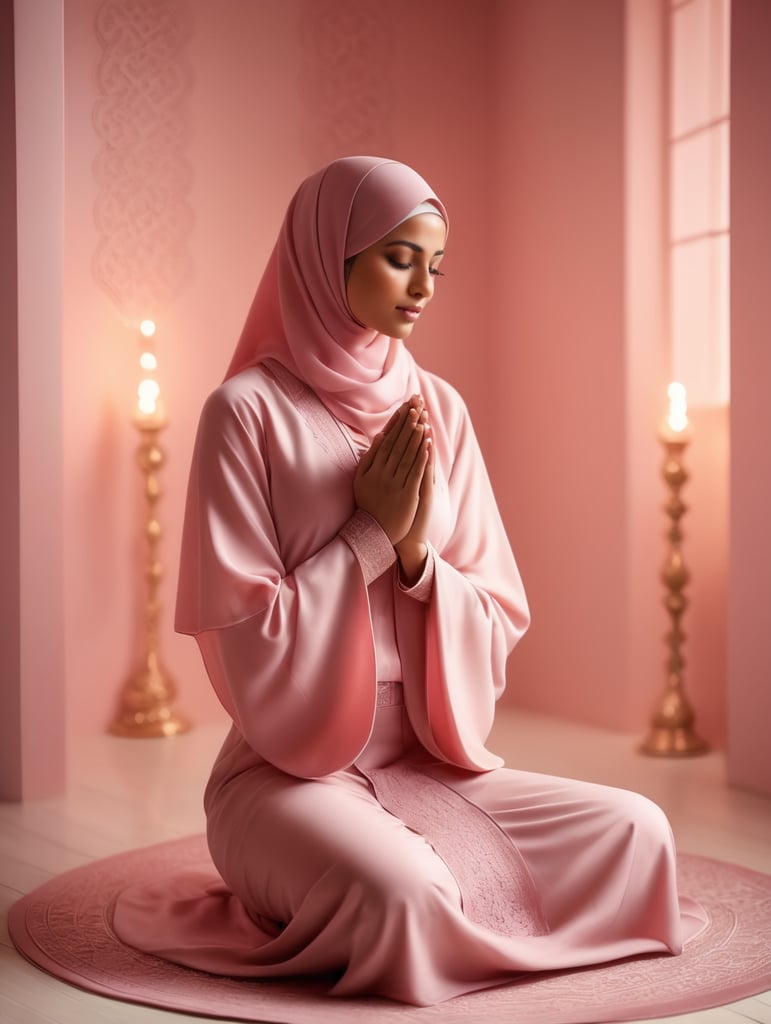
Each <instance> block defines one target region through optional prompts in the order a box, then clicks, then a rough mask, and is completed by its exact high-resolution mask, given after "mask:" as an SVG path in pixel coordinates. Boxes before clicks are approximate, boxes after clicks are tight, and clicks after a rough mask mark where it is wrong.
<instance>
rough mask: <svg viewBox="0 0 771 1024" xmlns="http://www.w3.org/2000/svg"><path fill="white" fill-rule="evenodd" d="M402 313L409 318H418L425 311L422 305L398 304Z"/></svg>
mask: <svg viewBox="0 0 771 1024" xmlns="http://www.w3.org/2000/svg"><path fill="white" fill-rule="evenodd" d="M396 308H397V309H398V310H399V312H400V313H403V314H404V316H406V317H407V319H408V320H417V319H418V317H419V316H420V314H421V313H422V312H423V307H422V306H397V307H396Z"/></svg>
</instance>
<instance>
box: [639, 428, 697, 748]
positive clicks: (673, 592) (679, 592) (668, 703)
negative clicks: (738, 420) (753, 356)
mask: <svg viewBox="0 0 771 1024" xmlns="http://www.w3.org/2000/svg"><path fill="white" fill-rule="evenodd" d="M683 435H684V436H682V437H678V438H677V439H675V438H674V436H673V435H672V433H671V432H669V431H667V430H666V428H664V429H662V433H661V442H662V444H663V446H664V449H665V451H666V456H665V459H664V464H663V466H662V476H663V477H664V481H665V483H666V484H667V486H668V487H669V490H670V495H669V500H668V501H667V503H666V505H665V506H664V508H665V510H666V512H667V515H668V516H669V519H670V526H669V529H668V530H667V532H666V534H665V536H666V537H667V538H668V540H669V544H670V548H669V553H668V555H667V558H666V561H665V562H664V565H663V567H662V570H661V579H662V582H663V583H664V586H665V587H666V591H667V592H666V595H665V597H664V606H665V607H666V609H667V611H668V612H669V616H670V619H671V622H672V626H671V629H670V630H669V632H668V633H667V634H666V637H665V639H666V641H667V645H668V647H669V657H668V658H667V661H666V668H667V684H666V689H665V691H664V694H663V696H662V698H661V701H660V703H659V705H658V708H657V709H656V711H655V713H654V715H653V719H652V721H651V728H650V732H649V734H648V738H647V739H646V740H645V742H644V743H643V744H642V745H641V747H640V751H641V753H643V754H652V755H654V756H658V757H684V756H690V755H692V754H701V753H704V752H705V751H706V750H707V749H708V747H707V744H706V743H705V742H704V740H702V739H700V738H699V736H697V735H696V733H695V732H694V730H693V723H694V718H695V716H694V713H693V709H692V708H691V705H690V704H689V702H688V699H687V697H686V696H685V687H684V683H683V675H684V673H683V669H684V667H685V658H684V657H683V653H682V648H683V643H684V641H685V633H684V632H683V630H682V626H681V619H682V617H683V613H684V612H685V609H686V608H687V606H688V599H687V598H686V596H685V594H684V593H683V591H684V589H685V586H686V584H687V583H688V580H689V578H690V574H689V572H688V569H687V568H686V566H685V563H684V562H683V556H682V553H681V551H680V545H681V542H682V539H683V534H682V531H681V529H680V520H681V519H682V517H683V515H684V514H685V512H686V510H687V505H685V504H684V502H683V501H682V499H681V497H680V491H681V489H682V487H683V485H684V484H685V482H686V480H687V479H688V473H687V472H686V470H685V467H684V466H683V461H682V459H683V453H684V451H685V449H686V447H687V445H688V441H689V437H688V435H687V432H686V431H683Z"/></svg>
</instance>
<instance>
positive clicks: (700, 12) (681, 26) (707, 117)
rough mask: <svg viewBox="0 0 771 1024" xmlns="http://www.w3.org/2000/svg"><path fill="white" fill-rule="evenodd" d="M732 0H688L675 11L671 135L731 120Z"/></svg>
mask: <svg viewBox="0 0 771 1024" xmlns="http://www.w3.org/2000/svg"><path fill="white" fill-rule="evenodd" d="M728 35H729V0H689V2H688V3H685V4H683V5H682V6H679V7H676V8H674V9H673V11H672V62H671V67H672V103H671V132H672V135H673V136H674V137H678V136H680V135H682V134H684V133H685V132H690V131H693V130H694V129H695V128H699V127H701V126H702V125H704V124H707V123H709V122H710V121H714V120H715V119H717V118H720V117H727V116H728V96H729V83H728V52H729V50H728Z"/></svg>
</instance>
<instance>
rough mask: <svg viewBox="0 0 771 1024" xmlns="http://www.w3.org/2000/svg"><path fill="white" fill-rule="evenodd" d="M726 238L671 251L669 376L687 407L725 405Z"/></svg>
mask: <svg viewBox="0 0 771 1024" xmlns="http://www.w3.org/2000/svg"><path fill="white" fill-rule="evenodd" d="M728 254H729V241H728V236H727V235H720V236H718V237H713V238H704V239H700V240H699V241H696V242H689V243H686V244H684V245H676V246H674V247H673V248H672V279H671V285H672V376H673V379H674V380H680V381H682V382H683V384H685V386H686V388H687V390H688V401H689V403H690V404H692V405H696V406H699V405H701V406H704V405H723V404H726V403H727V402H728V400H729V388H730V381H729V366H730V363H729V359H730V355H729V308H728V294H729V292H728V262H729V261H728Z"/></svg>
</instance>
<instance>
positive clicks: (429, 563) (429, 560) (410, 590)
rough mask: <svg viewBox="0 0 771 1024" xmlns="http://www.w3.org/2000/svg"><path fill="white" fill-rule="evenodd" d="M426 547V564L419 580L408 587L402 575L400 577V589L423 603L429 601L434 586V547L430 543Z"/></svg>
mask: <svg viewBox="0 0 771 1024" xmlns="http://www.w3.org/2000/svg"><path fill="white" fill-rule="evenodd" d="M426 547H427V548H428V555H427V556H426V564H425V565H424V566H423V572H422V573H421V574H420V577H419V578H418V581H417V582H416V583H413V585H412V586H411V587H407V586H405V585H404V583H402V580H401V576H399V577H398V585H399V590H401V592H402V593H403V594H408V595H409V596H410V597H411V598H413V599H414V600H415V601H422V602H423V604H427V603H428V600H429V598H430V597H431V591H432V589H433V586H434V549H433V548H432V547H431V545H430V544H426Z"/></svg>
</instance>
